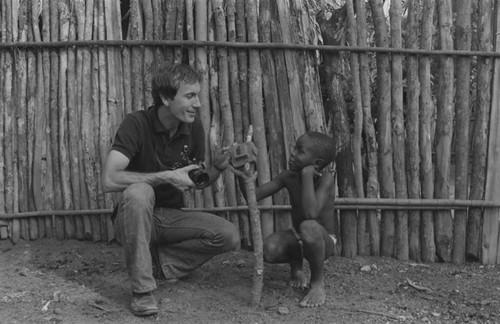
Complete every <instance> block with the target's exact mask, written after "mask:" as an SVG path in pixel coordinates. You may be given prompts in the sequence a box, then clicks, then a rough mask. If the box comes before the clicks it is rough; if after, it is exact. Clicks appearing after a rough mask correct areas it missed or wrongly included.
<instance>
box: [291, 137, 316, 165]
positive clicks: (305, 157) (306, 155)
mask: <svg viewBox="0 0 500 324" xmlns="http://www.w3.org/2000/svg"><path fill="white" fill-rule="evenodd" d="M312 145H313V143H312V140H311V138H310V137H309V136H307V135H302V136H301V137H299V138H298V139H297V142H296V143H295V147H293V148H292V150H291V152H290V158H289V159H288V168H289V170H290V171H300V170H302V169H303V168H304V167H306V166H308V165H311V164H314V163H315V162H316V160H317V157H315V156H314V154H313V152H312V150H311V147H312Z"/></svg>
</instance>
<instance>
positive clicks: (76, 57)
mask: <svg viewBox="0 0 500 324" xmlns="http://www.w3.org/2000/svg"><path fill="white" fill-rule="evenodd" d="M84 10H85V8H84V7H83V6H82V2H81V1H77V2H73V3H72V4H71V7H70V13H71V20H70V29H69V39H70V40H72V39H76V38H77V36H78V37H82V36H83V32H84V21H85V18H84V17H83V15H84ZM80 15H81V16H80ZM81 78H82V52H81V50H80V49H68V127H69V131H68V143H69V146H68V154H69V162H70V170H71V191H72V193H73V207H74V208H75V209H81V208H82V205H81V202H82V195H81V184H80V182H81V181H82V179H81V178H82V177H81V176H80V168H81V166H80V154H81V153H80V127H81V119H80V117H81V109H82V104H81V82H80V80H81ZM72 223H74V224H72V226H73V227H74V231H73V232H74V237H75V238H76V239H78V240H83V238H84V234H83V233H84V226H83V217H82V215H78V216H75V217H74V220H73V221H72ZM72 234H73V233H72Z"/></svg>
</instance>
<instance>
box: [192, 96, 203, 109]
mask: <svg viewBox="0 0 500 324" xmlns="http://www.w3.org/2000/svg"><path fill="white" fill-rule="evenodd" d="M193 107H196V108H200V107H201V102H200V97H198V96H196V97H195V98H194V104H193Z"/></svg>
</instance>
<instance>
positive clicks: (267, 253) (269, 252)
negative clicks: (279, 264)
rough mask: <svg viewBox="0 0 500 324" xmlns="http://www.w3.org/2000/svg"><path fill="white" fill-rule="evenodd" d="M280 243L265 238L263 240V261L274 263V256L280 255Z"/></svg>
mask: <svg viewBox="0 0 500 324" xmlns="http://www.w3.org/2000/svg"><path fill="white" fill-rule="evenodd" d="M280 249H281V245H280V244H278V242H276V241H271V240H266V241H264V247H263V252H264V261H265V262H269V263H274V261H275V259H276V257H277V256H278V255H280Z"/></svg>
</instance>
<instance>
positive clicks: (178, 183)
mask: <svg viewBox="0 0 500 324" xmlns="http://www.w3.org/2000/svg"><path fill="white" fill-rule="evenodd" d="M199 168H200V166H199V165H197V164H190V165H188V166H185V167H183V168H179V169H175V170H169V171H164V175H165V182H168V183H170V184H171V185H173V186H174V187H176V188H177V189H179V190H181V191H185V190H188V189H189V188H193V187H195V184H194V182H193V180H191V178H190V177H189V171H191V170H195V169H199Z"/></svg>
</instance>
